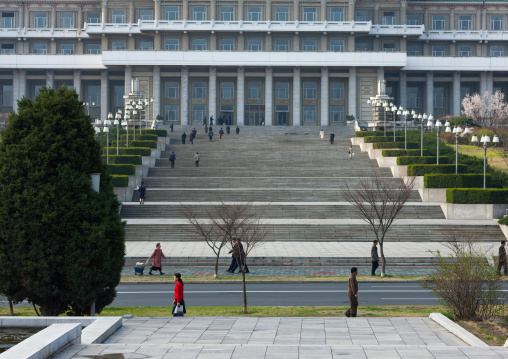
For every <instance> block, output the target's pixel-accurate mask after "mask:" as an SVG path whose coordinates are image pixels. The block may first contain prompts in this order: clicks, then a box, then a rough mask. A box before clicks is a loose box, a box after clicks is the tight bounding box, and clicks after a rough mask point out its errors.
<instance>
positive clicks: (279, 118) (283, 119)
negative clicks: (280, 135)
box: [275, 106, 289, 126]
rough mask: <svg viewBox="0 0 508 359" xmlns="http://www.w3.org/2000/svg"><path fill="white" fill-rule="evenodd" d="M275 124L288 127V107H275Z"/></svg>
mask: <svg viewBox="0 0 508 359" xmlns="http://www.w3.org/2000/svg"><path fill="white" fill-rule="evenodd" d="M275 116H276V120H275V124H276V125H277V126H288V125H289V108H288V106H277V107H276V109H275Z"/></svg>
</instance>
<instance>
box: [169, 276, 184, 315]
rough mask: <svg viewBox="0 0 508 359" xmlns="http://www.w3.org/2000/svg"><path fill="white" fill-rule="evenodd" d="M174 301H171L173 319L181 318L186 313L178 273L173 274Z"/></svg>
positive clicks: (180, 277)
mask: <svg viewBox="0 0 508 359" xmlns="http://www.w3.org/2000/svg"><path fill="white" fill-rule="evenodd" d="M174 281H175V283H176V284H175V299H174V300H173V310H172V312H171V313H172V315H173V317H183V315H184V314H185V313H187V311H186V310H185V300H184V299H183V281H182V275H181V274H180V273H175V276H174Z"/></svg>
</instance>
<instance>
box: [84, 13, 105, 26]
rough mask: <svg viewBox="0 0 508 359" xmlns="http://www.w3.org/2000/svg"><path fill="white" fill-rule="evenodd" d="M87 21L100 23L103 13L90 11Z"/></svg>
mask: <svg viewBox="0 0 508 359" xmlns="http://www.w3.org/2000/svg"><path fill="white" fill-rule="evenodd" d="M86 21H87V23H89V24H100V23H101V14H100V13H98V12H89V13H88V14H87V18H86Z"/></svg>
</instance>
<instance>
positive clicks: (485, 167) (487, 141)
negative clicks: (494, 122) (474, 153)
mask: <svg viewBox="0 0 508 359" xmlns="http://www.w3.org/2000/svg"><path fill="white" fill-rule="evenodd" d="M477 139H478V138H477ZM480 142H482V143H483V189H485V188H486V185H487V143H489V142H490V136H489V135H483V136H482V138H481V140H480Z"/></svg>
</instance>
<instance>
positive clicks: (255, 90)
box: [247, 81, 263, 100]
mask: <svg viewBox="0 0 508 359" xmlns="http://www.w3.org/2000/svg"><path fill="white" fill-rule="evenodd" d="M262 95H263V90H262V85H261V81H249V82H248V83H247V98H248V99H249V100H260V99H261V97H262Z"/></svg>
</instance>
